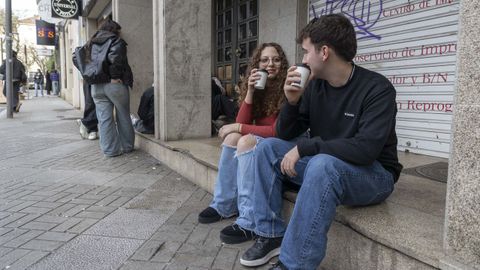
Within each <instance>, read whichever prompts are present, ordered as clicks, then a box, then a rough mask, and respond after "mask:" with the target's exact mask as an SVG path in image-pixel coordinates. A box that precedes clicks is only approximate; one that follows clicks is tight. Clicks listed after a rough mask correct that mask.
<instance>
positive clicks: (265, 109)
mask: <svg viewBox="0 0 480 270" xmlns="http://www.w3.org/2000/svg"><path fill="white" fill-rule="evenodd" d="M266 47H273V48H275V50H277V53H278V56H279V57H280V59H281V60H282V63H281V65H280V68H279V71H278V74H277V76H276V77H275V79H274V81H275V83H273V84H269V85H268V86H267V87H265V89H264V90H259V91H255V93H254V95H253V117H254V118H255V119H257V118H262V117H266V116H270V115H273V114H275V113H278V112H279V111H280V106H281V105H282V103H283V101H284V100H285V95H284V93H283V85H284V83H285V78H286V77H287V70H288V61H287V57H286V56H285V52H284V51H283V49H282V47H281V46H280V45H278V44H277V43H274V42H271V43H263V44H261V45H260V46H258V47H257V48H256V49H255V51H254V52H253V54H252V58H251V59H250V61H249V64H248V67H247V71H246V72H245V78H244V79H243V81H242V82H241V84H240V98H239V100H238V102H239V104H240V105H242V103H243V101H244V100H245V97H246V96H247V90H248V77H249V76H250V72H251V71H252V69H254V68H258V66H259V63H260V57H261V55H262V51H263V49H265V48H266Z"/></svg>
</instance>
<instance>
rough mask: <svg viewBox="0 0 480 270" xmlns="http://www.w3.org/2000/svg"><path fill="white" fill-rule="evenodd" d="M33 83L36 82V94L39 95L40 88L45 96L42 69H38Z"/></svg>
mask: <svg viewBox="0 0 480 270" xmlns="http://www.w3.org/2000/svg"><path fill="white" fill-rule="evenodd" d="M33 83H34V84H35V96H36V97H38V90H40V93H41V94H42V97H43V73H42V71H41V70H40V69H37V73H35V76H34V77H33Z"/></svg>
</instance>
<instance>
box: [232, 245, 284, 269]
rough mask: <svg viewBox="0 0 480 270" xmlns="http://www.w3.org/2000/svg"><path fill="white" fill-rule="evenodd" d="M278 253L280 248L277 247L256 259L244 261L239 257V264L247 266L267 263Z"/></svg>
mask: <svg viewBox="0 0 480 270" xmlns="http://www.w3.org/2000/svg"><path fill="white" fill-rule="evenodd" d="M278 255H280V248H279V247H278V248H276V249H274V250H272V251H270V252H269V253H267V255H265V256H264V257H263V258H260V259H256V260H253V261H246V260H244V259H242V258H240V264H241V265H243V266H248V267H254V266H260V265H264V264H266V263H268V262H269V261H270V260H271V259H272V258H273V257H276V256H278Z"/></svg>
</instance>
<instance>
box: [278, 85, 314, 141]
mask: <svg viewBox="0 0 480 270" xmlns="http://www.w3.org/2000/svg"><path fill="white" fill-rule="evenodd" d="M309 92H310V91H309V88H307V89H306V90H305V92H304V93H303V95H302V97H301V99H300V101H299V102H298V103H297V104H296V105H290V104H289V103H288V102H287V101H285V102H284V104H283V105H282V108H281V109H280V114H279V115H278V119H277V124H276V131H277V136H278V137H279V138H280V139H283V140H292V139H294V138H296V137H298V136H300V135H301V134H303V133H305V131H307V129H308V127H309V126H310V124H309V123H310V121H309V104H308V102H309V98H308V96H309V94H308V93H309Z"/></svg>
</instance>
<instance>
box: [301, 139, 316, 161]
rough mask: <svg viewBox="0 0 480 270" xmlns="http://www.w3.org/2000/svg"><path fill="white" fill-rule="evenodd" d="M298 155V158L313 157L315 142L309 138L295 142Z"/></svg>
mask: <svg viewBox="0 0 480 270" xmlns="http://www.w3.org/2000/svg"><path fill="white" fill-rule="evenodd" d="M297 149H298V154H299V155H300V157H305V156H314V155H316V154H318V153H317V151H316V148H315V142H314V141H313V140H312V139H310V138H305V139H301V140H299V141H298V142H297Z"/></svg>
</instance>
